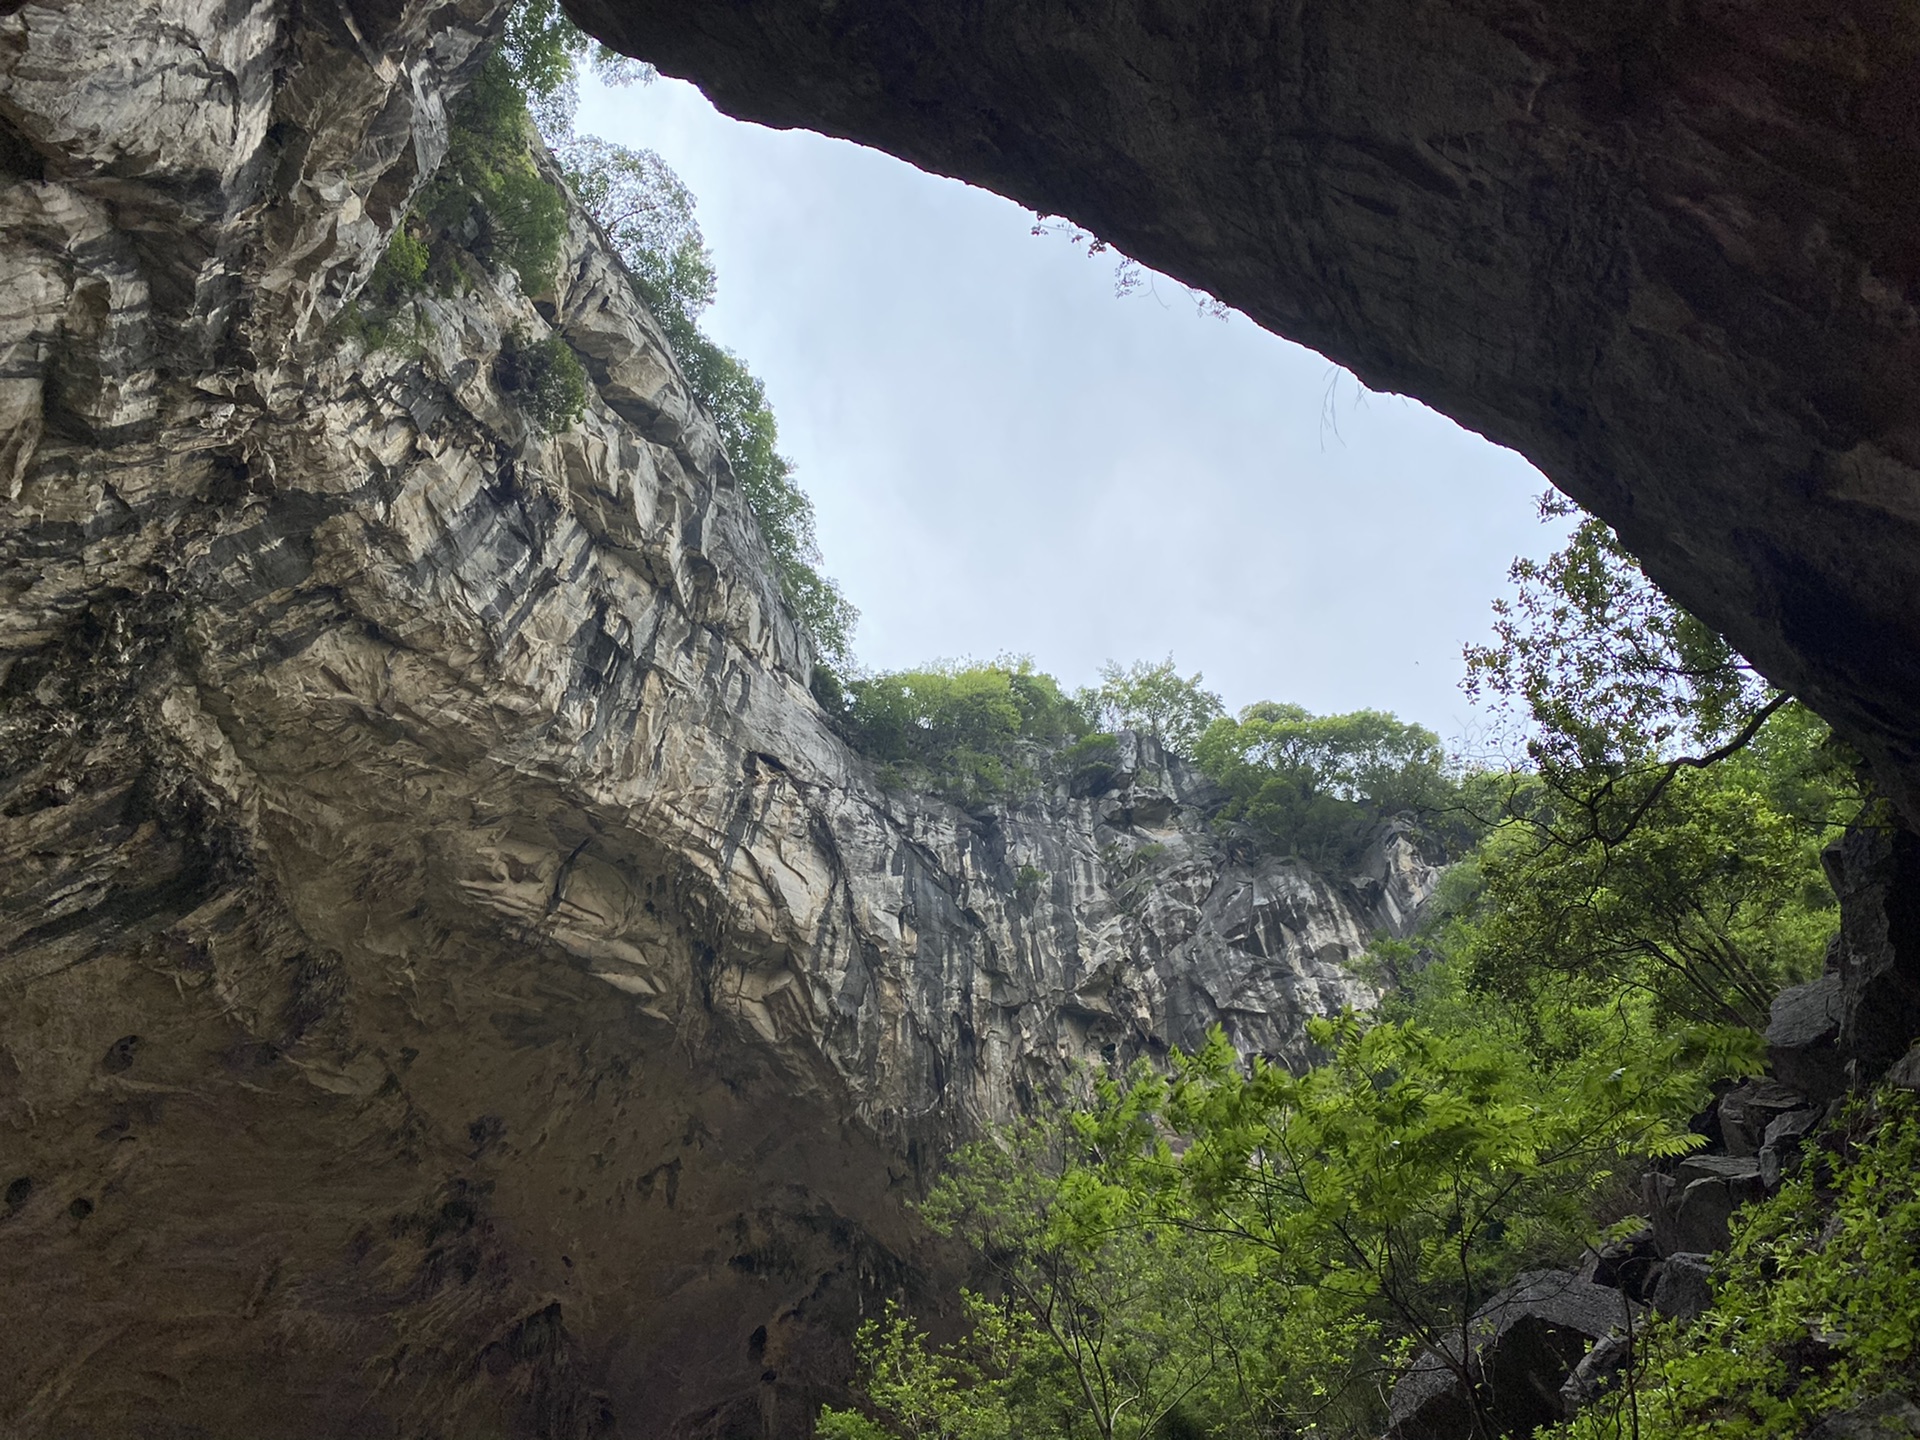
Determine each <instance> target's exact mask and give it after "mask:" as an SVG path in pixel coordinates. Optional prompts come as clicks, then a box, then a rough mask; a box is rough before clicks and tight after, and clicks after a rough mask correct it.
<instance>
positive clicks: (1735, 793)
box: [1452, 502, 1861, 1029]
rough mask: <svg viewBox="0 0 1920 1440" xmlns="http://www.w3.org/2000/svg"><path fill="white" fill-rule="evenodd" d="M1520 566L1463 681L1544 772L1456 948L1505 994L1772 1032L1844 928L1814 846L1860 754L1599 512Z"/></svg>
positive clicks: (1483, 857)
mask: <svg viewBox="0 0 1920 1440" xmlns="http://www.w3.org/2000/svg"><path fill="white" fill-rule="evenodd" d="M1542 508H1543V511H1544V512H1545V513H1547V514H1548V515H1557V514H1564V513H1566V510H1565V507H1564V506H1563V505H1562V504H1560V503H1558V502H1543V506H1542ZM1513 575H1514V578H1515V580H1516V581H1518V582H1519V585H1520V594H1519V597H1518V599H1517V600H1516V601H1515V602H1513V603H1512V604H1511V605H1509V604H1506V603H1504V602H1503V603H1502V604H1500V605H1497V606H1496V607H1495V611H1496V623H1495V631H1496V635H1497V637H1498V643H1497V644H1496V645H1494V646H1489V647H1469V649H1468V651H1467V663H1468V668H1469V682H1468V686H1467V688H1468V691H1469V693H1470V694H1475V695H1490V696H1492V697H1493V698H1494V699H1495V700H1497V701H1498V702H1500V703H1501V704H1502V705H1503V706H1504V707H1506V708H1507V710H1508V711H1509V713H1512V712H1515V711H1518V710H1524V712H1525V715H1526V718H1527V721H1528V723H1529V725H1530V727H1531V734H1530V738H1529V739H1528V742H1527V755H1528V760H1529V768H1528V769H1527V770H1525V771H1518V772H1515V773H1514V774H1512V775H1511V776H1509V777H1508V783H1507V785H1506V787H1505V793H1504V794H1502V795H1500V796H1499V804H1498V807H1497V808H1498V810H1499V811H1501V812H1504V816H1505V822H1504V823H1503V824H1502V825H1501V826H1500V827H1499V829H1498V830H1497V831H1496V833H1495V834H1494V835H1493V836H1492V837H1491V838H1490V839H1489V840H1488V842H1487V843H1486V845H1485V846H1484V847H1482V849H1481V851H1480V852H1479V854H1478V855H1477V856H1476V865H1477V870H1478V874H1479V876H1480V878H1481V881H1482V885H1483V890H1482V894H1481V896H1480V900H1479V903H1478V905H1477V906H1476V910H1475V913H1474V915H1473V916H1472V917H1471V918H1470V919H1469V920H1467V921H1464V922H1463V923H1462V926H1461V928H1460V929H1459V931H1458V933H1457V934H1456V935H1455V936H1454V937H1452V938H1453V939H1454V940H1455V941H1456V942H1457V944H1456V948H1457V949H1459V950H1460V951H1461V952H1462V953H1464V954H1466V955H1468V956H1469V957H1470V958H1469V964H1470V966H1471V969H1472V972H1473V975H1474V977H1475V982H1476V983H1477V984H1478V985H1479V986H1480V987H1481V988H1483V989H1488V990H1493V991H1498V992H1500V993H1503V994H1506V995H1508V996H1510V997H1517V996H1520V995H1522V994H1527V995H1530V996H1532V997H1533V998H1534V999H1535V1000H1536V1001H1538V1000H1543V999H1545V998H1546V997H1547V996H1548V995H1550V994H1552V993H1556V992H1557V993H1558V994H1559V995H1560V996H1562V997H1563V998H1564V999H1567V1000H1569V1001H1570V1002H1571V1003H1574V1004H1581V1003H1586V1002H1588V1001H1590V1000H1591V999H1592V998H1594V997H1595V996H1597V995H1600V994H1605V993H1614V992H1617V991H1619V990H1620V989H1621V988H1623V987H1624V988H1625V989H1628V990H1631V991H1635V992H1639V993H1643V994H1645V995H1646V996H1648V997H1649V998H1650V999H1651V1000H1652V1002H1653V1007H1654V1008H1653V1013H1654V1014H1656V1015H1657V1016H1660V1017H1665V1018H1667V1019H1671V1020H1677V1021H1688V1020H1704V1019H1711V1020H1715V1021H1724V1022H1730V1023H1735V1024H1742V1025H1746V1026H1749V1027H1752V1028H1755V1029H1759V1028H1764V1026H1765V1023H1766V1016H1767V1009H1768V1006H1769V1004H1770V1002H1771V999H1772V996H1773V994H1774V993H1775V991H1777V990H1778V989H1779V988H1780V987H1781V986H1782V985H1783V984H1786V983H1790V982H1792V981H1794V980H1798V979H1802V978H1805V977H1806V976H1808V975H1809V974H1811V973H1813V972H1814V971H1815V970H1816V969H1817V968H1818V965H1819V963H1820V958H1821V952H1822V951H1823V949H1824V947H1825V944H1826V941H1827V938H1828V936H1830V935H1831V933H1832V931H1833V928H1834V926H1835V924H1836V923H1837V914H1836V911H1835V907H1834V903H1833V898H1832V895H1831V894H1830V893H1829V891H1828V889H1827V886H1826V883H1825V879H1824V876H1823V874H1822V871H1821V868H1820V863H1819V852H1820V849H1821V847H1822V846H1823V845H1824V844H1826V843H1827V842H1828V841H1829V840H1831V839H1832V838H1833V837H1834V836H1835V835H1837V834H1838V833H1839V830H1840V827H1842V826H1843V825H1844V824H1846V823H1847V822H1848V821H1850V820H1851V819H1852V818H1853V817H1854V816H1855V815H1857V814H1858V813H1859V811H1860V806H1861V793H1860V788H1859V784H1858V782H1857V779H1856V777H1855V773H1854V764H1853V762H1852V759H1851V757H1850V756H1848V755H1847V754H1846V753H1845V752H1844V751H1843V750H1842V749H1841V748H1840V747H1839V746H1838V745H1836V744H1835V743H1834V741H1833V739H1832V737H1831V734H1830V733H1829V732H1828V730H1827V729H1826V727H1825V726H1824V725H1822V724H1821V723H1820V722H1819V721H1818V720H1817V719H1815V718H1814V717H1813V716H1812V715H1811V714H1810V713H1808V712H1807V711H1805V710H1803V709H1801V708H1799V707H1798V706H1794V705H1790V704H1789V703H1788V702H1787V700H1786V697H1784V696H1781V695H1777V694H1772V693H1770V692H1769V691H1768V690H1767V689H1766V687H1765V685H1764V684H1763V683H1762V682H1761V681H1760V680H1759V679H1758V677H1757V676H1755V675H1754V674H1753V672H1752V671H1751V670H1750V669H1749V668H1748V667H1747V666H1746V665H1745V663H1744V662H1743V661H1741V659H1740V657H1739V656H1737V655H1736V654H1734V653H1733V651H1732V650H1731V649H1729V648H1728V646H1727V644H1726V642H1725V641H1724V640H1722V639H1721V638H1720V637H1719V636H1717V635H1715V634H1713V633H1712V632H1711V631H1710V630H1708V629H1707V628H1706V627H1705V626H1704V625H1702V624H1701V623H1700V622H1699V621H1698V620H1696V619H1694V618H1693V617H1692V616H1690V615H1688V614H1686V613H1685V612H1684V611H1682V610H1680V609H1678V608H1677V607H1675V606H1674V605H1673V604H1672V603H1671V602H1670V601H1668V600H1667V599H1666V598H1665V597H1664V596H1662V595H1661V594H1660V593H1659V592H1658V591H1657V590H1655V589H1654V588H1653V587H1652V586H1651V585H1650V584H1649V583H1648V582H1647V580H1646V578H1645V577H1644V576H1643V575H1642V574H1641V573H1640V570H1639V568H1638V567H1637V566H1636V565H1635V564H1634V563H1633V561H1632V559H1631V557H1629V556H1628V555H1627V553H1626V551H1625V550H1624V549H1623V548H1622V547H1621V545H1620V543H1619V540H1618V539H1617V538H1616V537H1615V536H1614V535H1613V533H1612V531H1610V530H1608V529H1607V528H1606V527H1605V526H1604V525H1602V524H1601V523H1600V522H1599V521H1597V520H1593V519H1588V520H1585V521H1583V522H1582V523H1581V524H1580V525H1579V526H1578V528H1577V529H1576V530H1575V531H1574V534H1573V536H1572V538H1571V540H1570V541H1569V543H1568V544H1567V546H1566V548H1565V549H1563V550H1562V551H1561V552H1560V553H1559V554H1557V555H1555V556H1553V557H1551V558H1550V559H1549V560H1547V561H1546V562H1545V563H1543V564H1536V563H1534V562H1531V561H1521V562H1518V563H1516V565H1515V567H1514V571H1513ZM1485 798H1486V797H1485V795H1484V792H1483V795H1482V798H1481V801H1480V803H1482V804H1484V803H1485Z"/></svg>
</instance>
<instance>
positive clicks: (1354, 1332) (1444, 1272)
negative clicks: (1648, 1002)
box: [828, 999, 1754, 1440]
mask: <svg viewBox="0 0 1920 1440" xmlns="http://www.w3.org/2000/svg"><path fill="white" fill-rule="evenodd" d="M1447 1003H1448V1002H1440V1003H1435V1001H1434V1000H1432V999H1429V1000H1428V1001H1427V1002H1426V1003H1424V1004H1423V1005H1421V1006H1420V1007H1419V1008H1420V1011H1421V1014H1420V1015H1419V1016H1417V1017H1410V1018H1405V1019H1400V1020H1395V1021H1384V1022H1379V1023H1374V1024H1367V1023H1365V1022H1363V1021H1361V1020H1360V1019H1358V1018H1357V1017H1353V1016H1347V1017H1344V1018H1341V1019H1337V1020H1322V1021H1316V1022H1314V1024H1313V1032H1312V1033H1313V1037H1314V1039H1315V1041H1316V1042H1317V1043H1318V1044H1320V1045H1321V1046H1323V1047H1324V1048H1325V1049H1326V1051H1327V1052H1328V1055H1329V1058H1328V1060H1327V1061H1326V1062H1325V1063H1324V1064H1321V1065H1319V1066H1316V1067H1314V1068H1312V1069H1310V1070H1308V1071H1307V1072H1306V1073H1305V1074H1302V1075H1294V1074H1291V1073H1289V1072H1287V1071H1285V1070H1283V1069H1280V1068H1278V1067H1274V1066H1268V1065H1264V1064H1259V1063H1256V1064H1254V1065H1253V1066H1252V1067H1251V1068H1247V1067H1244V1066H1243V1065H1242V1063H1241V1061H1240V1060H1239V1057H1238V1056H1237V1055H1236V1054H1235V1053H1234V1051H1233V1050H1232V1048H1231V1047H1230V1046H1229V1045H1228V1044H1227V1041H1226V1039H1225V1037H1224V1036H1223V1035H1222V1034H1221V1033H1220V1032H1219V1031H1217V1030H1216V1031H1215V1032H1214V1034H1213V1035H1212V1036H1211V1037H1210V1039H1209V1041H1208V1044H1207V1045H1206V1047H1205V1048H1204V1049H1203V1050H1202V1051H1201V1053H1200V1054H1198V1055H1195V1056H1192V1057H1182V1056H1176V1057H1175V1061H1174V1071H1173V1074H1172V1076H1171V1077H1167V1076H1162V1075H1158V1074H1155V1073H1152V1072H1148V1071H1137V1072H1136V1073H1135V1074H1134V1075H1133V1076H1132V1077H1130V1079H1129V1080H1128V1081H1127V1082H1126V1083H1124V1084H1120V1083H1114V1082H1100V1083H1098V1084H1097V1085H1096V1086H1095V1087H1094V1092H1093V1096H1092V1103H1091V1104H1090V1105H1089V1106H1088V1108H1086V1109H1085V1110H1083V1111H1080V1112H1078V1113H1074V1114H1068V1115H1064V1116H1062V1115H1057V1114H1056V1115H1049V1116H1046V1117H1043V1118H1041V1119H1037V1120H1030V1121H1025V1122H1021V1123H1018V1124H1015V1125H1013V1126H1010V1127H1006V1128H1004V1129H1003V1130H1001V1131H1000V1132H998V1133H997V1134H996V1135H995V1136H994V1137H993V1138H992V1139H991V1140H990V1141H988V1142H984V1143H982V1144H978V1145H974V1146H971V1147H969V1148H968V1149H966V1150H964V1151H963V1152H961V1154H960V1155H959V1156H958V1157H957V1158H956V1160H955V1162H954V1163H953V1165H952V1166H951V1168H950V1169H949V1170H948V1172H947V1173H946V1175H944V1176H943V1177H942V1179H941V1180H940V1182H939V1183H938V1184H937V1186H936V1187H935V1189H934V1191H933V1193H932V1194H931V1195H930V1197H929V1199H928V1201H927V1203H926V1205H925V1206H924V1207H923V1213H924V1216H925V1218H926V1219H927V1221H928V1223H929V1224H930V1225H931V1226H932V1227H933V1228H934V1229H935V1230H936V1231H938V1232H939V1233H942V1234H946V1235H950V1236H954V1237H957V1238H959V1239H962V1240H964V1241H966V1242H967V1244H968V1246H969V1247H970V1248H971V1249H972V1251H973V1252H974V1253H975V1254H976V1255H977V1256H978V1257H980V1259H981V1261H982V1262H983V1263H984V1264H985V1265H986V1266H987V1267H988V1269H989V1270H990V1271H991V1272H992V1275H993V1278H994V1285H993V1287H992V1289H991V1291H990V1292H989V1295H987V1296H981V1295H971V1296H968V1297H967V1299H966V1306H967V1310H968V1314H969V1317H970V1319H971V1322H972V1324H973V1327H974V1328H973V1330H972V1332H971V1334H970V1335H969V1337H968V1338H967V1340H965V1341H964V1342H962V1343H961V1344H959V1345H956V1346H951V1347H946V1348H944V1349H936V1348H934V1347H932V1346H930V1345H929V1343H928V1342H927V1341H926V1339H925V1338H924V1336H922V1335H921V1334H920V1333H919V1332H918V1331H917V1329H915V1327H913V1326H912V1324H911V1323H910V1322H909V1321H908V1320H906V1319H905V1318H904V1317H902V1316H900V1315H898V1314H897V1313H890V1314H889V1316H888V1318H887V1320H886V1322H884V1324H879V1325H875V1326H871V1327H869V1328H868V1329H867V1330H865V1331H864V1332H863V1335H862V1338H861V1345H860V1350H861V1361H862V1372H863V1376H864V1379H863V1383H862V1393H863V1395H864V1398H865V1400H866V1414H865V1415H863V1416H854V1415H852V1414H851V1413H850V1412H849V1413H846V1414H844V1415H840V1416H836V1417H835V1418H834V1420H833V1422H832V1423H834V1424H836V1425H839V1426H840V1427H841V1428H839V1429H835V1430H830V1431H829V1432H828V1433H830V1434H837V1435H842V1436H845V1437H858V1440H871V1437H873V1436H876V1435H884V1436H908V1435H928V1436H935V1435H937V1436H943V1437H953V1440H972V1437H975V1436H979V1437H983V1440H984V1437H987V1436H993V1437H996V1440H997V1437H1002V1436H1012V1435H1046V1436H1062V1437H1066V1436H1078V1435H1089V1436H1100V1437H1107V1436H1128V1437H1145V1436H1149V1435H1155V1434H1165V1433H1180V1434H1200V1435H1218V1436H1229V1435H1231V1436H1243V1435H1256V1434H1289V1435H1301V1434H1311V1435H1329V1434H1341V1435H1361V1434H1371V1433H1376V1432H1377V1428H1378V1423H1379V1420H1380V1415H1379V1402H1378V1397H1379V1394H1380V1393H1381V1388H1382V1387H1381V1386H1380V1385H1379V1384H1378V1383H1377V1377H1378V1376H1379V1375H1380V1374H1381V1373H1382V1372H1385V1373H1387V1374H1391V1373H1393V1372H1394V1371H1396V1370H1397V1369H1399V1368H1400V1367H1401V1366H1403V1365H1404V1364H1405V1363H1406V1362H1407V1360H1408V1359H1409V1358H1410V1357H1411V1354H1412V1352H1413V1350H1414V1349H1415V1348H1416V1347H1422V1346H1431V1345H1436V1344H1440V1343H1442V1342H1444V1341H1445V1340H1447V1339H1448V1337H1449V1336H1450V1335H1452V1334H1454V1333H1455V1332H1456V1331H1457V1329H1458V1327H1459V1326H1460V1325H1462V1324H1464V1323H1465V1317H1466V1316H1468V1315H1470V1314H1471V1312H1472V1310H1473V1309H1474V1307H1475V1306H1476V1305H1477V1304H1478V1303H1479V1302H1480V1301H1482V1300H1484V1299H1485V1298H1486V1296H1487V1295H1488V1294H1490V1293H1491V1292H1492V1291H1493V1290H1495V1289H1497V1288H1498V1287H1499V1286H1500V1285H1501V1284H1503V1283H1504V1282H1505V1280H1506V1278H1507V1277H1508V1276H1509V1275H1510V1274H1511V1273H1512V1272H1513V1270H1514V1269H1516V1268H1518V1267H1520V1266H1522V1265H1527V1264H1534V1263H1541V1262H1553V1261H1566V1260H1569V1259H1571V1258H1572V1256H1573V1255H1574V1254H1575V1253H1577V1251H1578V1249H1579V1247H1580V1245H1581V1243H1582V1241H1584V1240H1587V1239H1590V1238H1593V1237H1595V1236H1596V1235H1597V1232H1598V1231H1599V1229H1600V1225H1599V1223H1598V1221H1597V1220H1596V1219H1595V1218H1594V1214H1593V1210H1592V1206H1593V1203H1594V1200H1595V1197H1596V1196H1599V1195H1600V1194H1602V1193H1603V1192H1604V1191H1605V1190H1606V1189H1607V1187H1608V1186H1609V1185H1610V1184H1612V1183H1614V1182H1615V1181H1616V1180H1617V1177H1618V1175H1619V1174H1620V1172H1621V1171H1622V1170H1623V1169H1624V1168H1626V1167H1630V1166H1632V1165H1633V1164H1635V1163H1636V1162H1639V1161H1643V1160H1645V1159H1646V1158H1647V1157H1650V1156H1658V1155H1674V1154H1679V1153H1683V1152H1684V1151H1686V1150H1688V1149H1691V1148H1692V1147H1694V1146H1696V1145H1697V1144H1699V1143H1700V1137H1699V1136H1697V1135H1693V1134H1691V1133H1690V1132H1689V1131H1688V1130H1687V1129H1686V1126H1685V1119H1686V1116H1687V1115H1689V1114H1690V1113H1691V1112H1692V1110H1693V1109H1694V1108H1695V1107H1696V1106H1697V1105H1698V1104H1699V1103H1700V1101H1701V1099H1702V1098H1703V1097H1704V1096H1705V1095H1706V1093H1707V1092H1708V1081H1709V1080H1710V1079H1712V1078H1713V1077H1715V1076H1717V1075H1720V1074H1725V1073H1730V1072H1735V1071H1739V1070H1742V1069H1744V1068H1747V1067H1749V1066H1750V1065H1751V1063H1752V1061H1753V1059H1754V1053H1753V1047H1752V1045H1751V1044H1750V1043H1749V1041H1748V1039H1747V1038H1743V1037H1742V1036H1741V1035H1739V1034H1736V1033H1732V1032H1723V1031H1698V1032H1694V1033H1692V1034H1689V1035H1687V1036H1685V1037H1680V1038H1675V1039H1672V1040H1669V1041H1666V1042H1655V1043H1648V1044H1635V1045H1633V1046H1632V1047H1630V1048H1629V1047H1622V1046H1620V1045H1619V1044H1617V1043H1616V1044H1614V1045H1612V1046H1609V1047H1607V1049H1606V1052H1605V1053H1604V1054H1595V1055H1594V1056H1593V1057H1592V1058H1590V1059H1588V1060H1585V1061H1583V1062H1581V1063H1579V1064H1575V1065H1562V1066H1559V1067H1557V1068H1555V1069H1553V1070H1547V1069H1543V1068H1541V1067H1538V1066H1536V1065H1534V1064H1532V1063H1530V1061H1529V1059H1528V1057H1527V1053H1526V1051H1525V1050H1524V1048H1522V1047H1518V1046H1515V1045H1514V1044H1512V1043H1511V1037H1510V1036H1509V1035H1508V1034H1507V1033H1506V1031H1505V1030H1504V1028H1503V1027H1502V1025H1501V1024H1500V1023H1499V1022H1498V1021H1497V1020H1491V1021H1490V1020H1489V1019H1488V1017H1487V1016H1486V1015H1485V1014H1484V1013H1481V1014H1475V1013H1473V1012H1472V1011H1471V1010H1470V1009H1465V1010H1458V1011H1450V1010H1449V1009H1448V1008H1447ZM1434 1020H1441V1021H1442V1022H1443V1023H1442V1025H1441V1026H1439V1027H1436V1026H1435V1025H1433V1024H1432V1023H1431V1022H1432V1021H1434ZM1641 1038H1644V1037H1641ZM1622 1054H1627V1055H1629V1056H1630V1057H1631V1058H1630V1059H1629V1060H1628V1062H1627V1063H1626V1064H1625V1065H1622V1064H1620V1063H1619V1060H1620V1056H1621V1055H1622ZM862 1426H865V1427H869V1428H864V1429H863V1428H861V1427H862Z"/></svg>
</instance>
